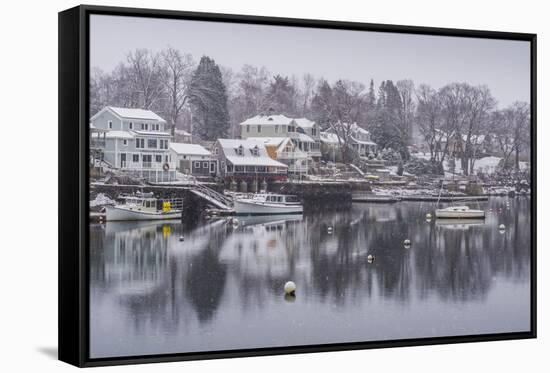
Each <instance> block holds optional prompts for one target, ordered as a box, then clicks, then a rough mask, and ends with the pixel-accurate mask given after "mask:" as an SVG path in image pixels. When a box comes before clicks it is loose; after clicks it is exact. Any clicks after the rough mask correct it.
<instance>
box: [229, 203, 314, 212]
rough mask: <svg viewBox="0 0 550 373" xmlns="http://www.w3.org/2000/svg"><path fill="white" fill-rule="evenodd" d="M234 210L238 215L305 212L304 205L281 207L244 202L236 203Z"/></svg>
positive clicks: (278, 205) (271, 204)
mask: <svg viewBox="0 0 550 373" xmlns="http://www.w3.org/2000/svg"><path fill="white" fill-rule="evenodd" d="M234 209H235V213H236V214H237V215H276V214H301V213H303V212H304V207H303V206H302V205H280V204H273V203H262V202H249V201H243V200H241V201H239V200H237V201H235V202H234Z"/></svg>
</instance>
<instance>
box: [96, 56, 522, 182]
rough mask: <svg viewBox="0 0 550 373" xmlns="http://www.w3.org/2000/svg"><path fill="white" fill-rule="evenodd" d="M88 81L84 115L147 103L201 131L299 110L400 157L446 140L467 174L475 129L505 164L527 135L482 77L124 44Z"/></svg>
mask: <svg viewBox="0 0 550 373" xmlns="http://www.w3.org/2000/svg"><path fill="white" fill-rule="evenodd" d="M90 90H91V92H90V105H91V107H90V111H91V113H92V115H93V114H94V113H95V112H97V111H99V110H100V109H101V108H102V107H104V106H106V105H112V106H121V107H138V108H145V109H150V110H153V111H155V112H157V113H158V114H159V115H161V116H163V117H164V118H165V119H166V120H167V122H168V125H169V128H171V130H172V131H173V130H174V128H175V127H183V128H185V129H186V130H188V131H192V133H193V135H194V136H195V137H198V138H200V139H202V140H205V141H211V140H215V139H216V138H222V137H237V136H238V135H239V134H240V131H239V126H238V124H239V123H240V122H242V121H243V120H245V119H247V118H249V117H252V116H254V115H257V114H262V113H264V114H268V113H276V114H284V115H287V116H290V117H307V118H309V119H312V120H314V121H316V122H317V123H319V125H320V126H321V128H322V129H325V130H326V129H332V130H333V131H334V132H335V133H337V134H338V135H339V137H340V138H341V141H342V146H343V148H344V149H347V148H348V147H347V142H348V140H349V138H350V136H351V135H352V126H351V124H352V123H357V124H359V125H360V126H362V127H364V128H366V129H367V130H369V131H370V132H371V134H372V140H373V141H375V142H376V143H377V144H378V146H379V148H380V149H383V148H392V149H394V150H396V151H398V152H399V154H400V155H401V158H402V159H403V160H407V159H408V158H409V157H410V154H409V147H408V146H409V145H411V144H412V143H413V142H414V141H421V142H422V143H421V144H418V145H421V146H423V147H424V148H425V149H427V151H429V152H430V154H431V160H432V161H433V162H436V163H439V164H442V163H443V162H444V161H445V159H446V158H447V157H449V156H450V154H451V149H450V148H449V147H450V146H451V144H452V147H453V155H454V156H457V157H458V158H459V159H460V161H461V165H462V170H463V171H464V172H465V173H466V174H468V173H469V172H471V170H473V163H474V162H475V158H476V151H477V149H478V148H479V147H478V146H476V145H478V144H477V143H478V142H479V139H480V136H482V135H488V134H490V135H491V136H490V138H491V141H492V143H493V146H494V147H496V148H497V149H498V151H499V153H500V154H501V156H502V157H503V158H504V159H505V162H504V164H505V165H509V167H513V166H515V167H518V164H519V154H520V153H522V152H525V151H526V150H528V148H529V144H530V131H529V124H530V106H529V104H528V103H524V102H516V103H514V104H513V105H511V106H510V107H507V108H504V109H499V108H498V107H497V103H496V100H495V99H494V98H493V96H492V94H491V92H490V90H489V88H488V87H487V86H472V85H470V84H468V83H449V84H447V85H445V86H444V87H442V88H440V89H434V88H432V87H430V86H428V85H426V84H421V85H419V86H418V87H416V86H415V84H414V83H413V81H412V80H399V81H397V82H393V81H392V80H385V81H382V82H380V84H379V86H378V87H377V88H375V85H374V82H373V80H372V79H371V80H370V82H369V84H368V85H365V84H364V83H361V82H357V81H349V80H344V79H342V80H337V81H335V82H328V81H327V80H325V79H324V78H322V77H314V76H313V75H311V74H304V75H303V76H301V77H297V76H294V75H293V76H283V75H279V74H272V73H271V72H269V71H268V70H267V69H266V68H265V67H256V66H251V65H244V66H243V67H242V68H241V70H240V71H233V70H232V69H229V68H225V67H223V66H220V65H218V64H217V63H216V62H215V61H214V60H213V59H212V58H210V57H207V56H203V57H202V58H201V59H200V61H199V62H198V63H197V62H196V60H195V59H194V58H193V56H191V55H190V54H186V53H183V52H182V51H180V50H177V49H174V48H171V47H168V48H166V49H164V50H163V51H161V52H159V53H153V52H151V51H150V50H147V49H136V50H134V51H131V52H129V53H128V54H127V57H126V61H123V62H121V63H120V64H119V65H118V66H117V67H116V68H115V69H114V70H113V71H112V72H104V71H101V70H99V69H97V68H96V69H93V70H92V77H91V81H90ZM413 132H414V133H415V134H417V136H416V138H415V139H413ZM451 139H452V141H451ZM457 149H458V150H459V151H458V153H457ZM344 153H345V152H344ZM514 156H515V157H514ZM512 160H513V161H512Z"/></svg>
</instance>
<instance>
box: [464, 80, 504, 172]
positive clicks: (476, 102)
mask: <svg viewBox="0 0 550 373" xmlns="http://www.w3.org/2000/svg"><path fill="white" fill-rule="evenodd" d="M464 92H465V98H466V100H465V106H464V108H463V109H464V115H465V117H466V120H465V121H464V122H463V123H462V126H461V127H459V128H458V133H457V136H456V140H457V141H458V142H459V144H460V147H459V148H460V149H461V165H462V172H463V173H464V174H465V175H469V174H471V173H473V170H474V164H475V161H476V156H477V152H478V150H479V146H480V145H481V144H480V139H481V138H482V135H483V133H484V132H485V131H484V129H485V128H486V127H487V125H488V122H489V114H490V112H491V110H493V108H494V107H495V105H496V101H495V99H494V98H493V96H492V95H491V91H490V90H489V88H488V87H487V86H479V87H472V86H470V85H464Z"/></svg>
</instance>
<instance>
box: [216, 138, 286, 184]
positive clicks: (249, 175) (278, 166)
mask: <svg viewBox="0 0 550 373" xmlns="http://www.w3.org/2000/svg"><path fill="white" fill-rule="evenodd" d="M212 153H213V157H214V158H216V159H217V161H218V165H219V167H218V172H217V175H218V176H219V177H221V178H223V179H225V180H234V181H242V180H244V181H260V182H262V181H265V182H269V181H276V180H286V179H287V174H288V166H287V165H286V164H284V163H281V162H279V161H276V160H274V159H273V158H271V157H270V156H269V155H268V153H267V149H266V147H265V145H264V143H263V142H260V141H257V140H248V139H247V140H242V139H218V140H217V141H216V142H215V143H214V145H213V147H212Z"/></svg>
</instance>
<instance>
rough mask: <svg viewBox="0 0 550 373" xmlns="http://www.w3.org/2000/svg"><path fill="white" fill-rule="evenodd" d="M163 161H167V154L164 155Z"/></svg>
mask: <svg viewBox="0 0 550 373" xmlns="http://www.w3.org/2000/svg"><path fill="white" fill-rule="evenodd" d="M164 161H165V162H166V163H168V156H167V155H165V156H164Z"/></svg>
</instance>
